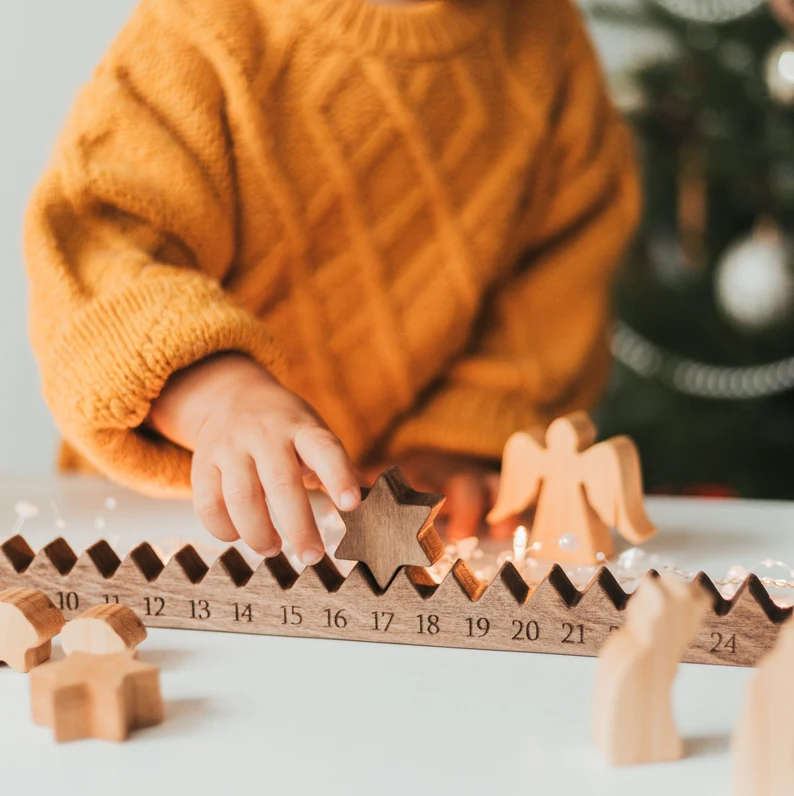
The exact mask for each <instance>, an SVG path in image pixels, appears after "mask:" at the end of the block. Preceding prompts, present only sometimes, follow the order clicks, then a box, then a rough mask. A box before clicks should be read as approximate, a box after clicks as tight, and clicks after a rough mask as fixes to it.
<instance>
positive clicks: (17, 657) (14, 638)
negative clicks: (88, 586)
mask: <svg viewBox="0 0 794 796" xmlns="http://www.w3.org/2000/svg"><path fill="white" fill-rule="evenodd" d="M63 625H64V618H63V614H62V613H61V612H60V611H59V610H58V609H57V608H56V607H55V606H54V605H53V604H52V602H51V601H50V599H49V597H47V595H46V594H44V592H41V591H38V590H37V589H7V590H6V591H4V592H0V661H4V662H5V663H7V664H8V665H9V666H10V667H11V668H12V669H14V670H15V671H17V672H29V671H30V670H31V669H32V668H33V667H34V666H38V665H39V664H40V663H43V662H44V661H46V660H47V659H48V658H49V657H50V654H51V652H52V639H53V637H54V636H57V635H58V633H60V632H61V628H62V627H63Z"/></svg>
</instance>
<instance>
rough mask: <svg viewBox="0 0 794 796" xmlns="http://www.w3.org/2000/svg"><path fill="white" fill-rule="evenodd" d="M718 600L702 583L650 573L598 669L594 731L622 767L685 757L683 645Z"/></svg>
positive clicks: (602, 748) (613, 762) (602, 749)
mask: <svg viewBox="0 0 794 796" xmlns="http://www.w3.org/2000/svg"><path fill="white" fill-rule="evenodd" d="M710 604H711V600H710V597H709V595H708V594H707V592H706V591H705V589H703V588H702V587H701V586H700V585H698V584H696V583H692V584H689V583H684V582H682V581H676V580H668V579H666V578H660V577H658V576H655V577H649V578H647V579H646V580H644V581H643V582H642V583H641V584H640V585H639V587H638V589H637V593H636V594H635V595H634V596H633V597H632V598H631V600H629V604H628V606H627V608H626V624H625V625H624V626H623V627H622V628H621V629H620V630H617V631H615V632H614V633H613V634H612V635H611V636H610V638H609V639H608V640H607V641H606V643H605V644H604V646H603V648H602V650H601V655H600V656H599V661H598V668H597V672H596V685H595V705H594V722H593V733H594V740H595V745H596V748H597V749H598V750H599V752H600V753H601V754H602V756H603V757H604V759H605V760H606V761H607V762H608V763H610V764H611V765H614V766H625V765H634V764H637V763H662V762H666V761H669V760H677V759H678V758H680V757H682V756H683V743H682V741H681V738H680V737H679V735H678V731H677V730H676V727H675V722H674V720H673V713H672V708H671V704H670V702H671V700H670V692H671V689H672V685H673V680H674V679H675V675H676V671H677V669H678V662H679V661H680V660H681V653H682V651H683V650H684V649H685V648H686V647H687V646H688V645H689V644H690V643H691V642H692V640H693V639H694V638H695V635H696V634H697V632H698V627H699V626H700V623H701V621H702V619H703V616H704V615H705V613H706V611H707V610H708V608H709V606H710Z"/></svg>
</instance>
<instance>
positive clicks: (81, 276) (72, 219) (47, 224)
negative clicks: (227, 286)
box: [25, 0, 279, 495]
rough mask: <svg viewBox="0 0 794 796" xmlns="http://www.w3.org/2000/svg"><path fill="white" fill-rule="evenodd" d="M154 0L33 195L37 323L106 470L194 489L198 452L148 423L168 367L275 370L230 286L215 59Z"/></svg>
mask: <svg viewBox="0 0 794 796" xmlns="http://www.w3.org/2000/svg"><path fill="white" fill-rule="evenodd" d="M156 6H157V3H156V2H151V1H150V0H148V1H146V2H144V3H143V4H142V5H141V6H140V8H139V10H138V11H137V12H136V15H135V16H134V17H133V19H132V21H131V22H130V23H129V25H128V26H127V28H126V29H125V30H124V31H123V33H122V34H121V36H120V37H119V39H118V40H117V41H116V43H115V44H114V45H113V47H112V49H111V50H110V52H109V53H108V55H107V56H106V57H105V59H104V61H103V63H102V64H101V66H100V67H99V68H98V70H97V71H96V73H95V75H94V77H93V80H92V82H91V83H90V84H89V85H88V86H87V88H85V89H84V90H83V92H82V93H81V95H80V97H79V99H78V101H77V104H76V107H75V109H74V111H73V113H72V114H71V117H70V119H69V121H68V123H67V125H66V128H65V130H64V132H63V134H62V135H61V137H60V140H59V142H58V144H57V147H56V151H55V155H54V158H53V161H52V163H51V164H50V166H49V168H48V170H47V172H46V173H45V175H44V177H43V179H42V180H41V182H40V184H39V185H38V187H37V189H36V191H35V193H34V196H33V199H32V201H31V204H30V207H29V209H28V213H27V218H26V229H25V250H26V260H27V265H28V272H29V277H30V285H31V309H30V331H31V338H32V343H33V347H34V351H35V354H36V356H37V358H38V361H39V364H40V369H41V375H42V382H43V392H44V396H45V399H46V401H47V403H48V405H49V407H50V409H51V411H52V413H53V414H54V416H55V419H56V422H57V424H58V426H59V428H60V430H61V432H62V434H63V435H64V436H65V438H66V440H67V441H68V442H69V443H70V444H71V445H72V446H73V447H74V448H75V449H76V450H77V451H78V452H79V453H81V454H82V455H83V456H84V457H86V458H87V459H88V460H89V461H90V462H91V463H92V464H93V465H95V466H96V467H98V468H99V469H100V470H101V471H103V472H104V473H106V474H107V475H109V476H110V477H112V478H114V479H115V480H117V481H119V482H121V483H124V484H126V485H129V486H132V487H134V488H137V489H139V490H141V491H145V492H148V493H151V494H157V495H179V494H184V493H186V492H187V491H188V490H189V485H190V478H189V475H190V454H189V452H188V451H185V450H183V449H182V448H179V447H178V446H176V445H173V444H172V443H170V442H168V441H166V440H164V439H162V438H160V437H158V436H157V435H155V434H153V433H150V432H148V431H147V430H145V429H143V428H142V423H143V422H144V420H145V419H146V417H147V415H148V413H149V409H150V406H151V402H152V401H153V399H154V398H156V397H157V395H158V394H159V393H160V391H161V389H162V388H163V385H164V384H165V382H166V380H167V379H168V377H169V376H170V375H171V374H172V373H174V372H175V371H177V370H179V369H181V368H184V367H186V366H188V365H190V364H191V363H194V362H196V361H198V360H200V359H202V358H204V357H206V356H208V355H211V354H213V353H215V352H219V351H226V350H235V351H240V352H244V353H247V354H248V355H250V356H251V357H253V358H254V359H255V360H257V361H258V362H260V363H261V364H263V365H265V366H266V367H268V368H270V369H275V371H276V372H277V373H278V370H279V355H278V352H277V348H276V346H275V345H274V343H273V341H272V340H271V338H270V336H269V335H268V333H267V332H266V330H265V329H264V328H263V327H262V326H261V325H260V323H259V322H258V321H257V320H256V319H255V318H254V317H253V316H252V315H251V314H249V313H248V312H247V311H245V310H244V309H243V308H241V307H240V306H237V305H236V304H235V302H234V301H232V300H231V299H230V298H229V296H228V295H227V294H226V293H225V292H224V290H223V289H222V288H221V282H222V280H223V278H224V275H225V273H226V272H227V271H228V269H229V267H230V265H231V263H232V261H233V258H234V256H235V223H236V222H235V218H236V211H235V203H236V197H235V186H234V176H233V170H232V155H231V152H230V146H229V136H228V131H227V130H226V129H225V125H224V113H223V104H224V97H223V92H222V89H221V86H220V82H219V80H218V78H217V76H216V74H215V73H214V71H213V69H212V67H211V65H210V62H209V60H208V59H207V58H205V57H204V56H203V55H202V54H201V53H200V51H199V50H198V48H196V47H195V46H193V45H191V44H190V43H189V42H188V40H187V39H186V38H185V37H184V36H182V35H180V33H178V32H177V30H176V29H175V28H173V27H170V26H169V24H168V23H166V22H165V21H164V20H163V19H162V18H161V16H160V15H158V13H157V11H156Z"/></svg>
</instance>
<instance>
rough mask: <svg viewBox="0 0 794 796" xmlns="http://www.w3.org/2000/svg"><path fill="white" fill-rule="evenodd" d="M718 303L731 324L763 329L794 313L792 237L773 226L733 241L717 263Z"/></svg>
mask: <svg viewBox="0 0 794 796" xmlns="http://www.w3.org/2000/svg"><path fill="white" fill-rule="evenodd" d="M714 288H715V291H716V297H717V303H718V305H719V306H720V308H721V309H722V311H723V313H724V314H725V317H726V318H727V319H728V320H729V321H730V322H731V324H732V325H733V326H735V327H737V328H739V329H742V330H743V331H750V332H760V331H765V330H766V329H769V328H772V327H774V326H777V325H779V324H780V323H782V322H783V321H785V320H787V319H789V318H791V316H792V313H794V258H792V252H791V248H790V246H789V241H788V240H786V239H785V238H783V236H781V235H780V234H778V233H777V231H776V230H774V229H762V230H758V231H756V232H755V233H753V235H751V236H750V237H748V238H745V239H743V240H740V241H738V242H737V243H734V244H732V245H731V246H730V247H729V248H728V249H727V251H726V252H725V254H724V256H723V258H722V260H721V261H720V263H719V264H718V265H717V273H716V278H715V283H714Z"/></svg>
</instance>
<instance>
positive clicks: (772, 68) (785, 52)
mask: <svg viewBox="0 0 794 796" xmlns="http://www.w3.org/2000/svg"><path fill="white" fill-rule="evenodd" d="M764 78H765V80H766V87H767V89H768V90H769V94H770V96H771V97H772V99H773V100H775V102H777V103H779V104H780V105H791V103H792V102H794V41H792V40H791V39H783V41H781V42H780V44H777V45H775V46H774V47H773V48H772V49H771V50H770V52H769V55H767V57H766V62H765V65H764Z"/></svg>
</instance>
